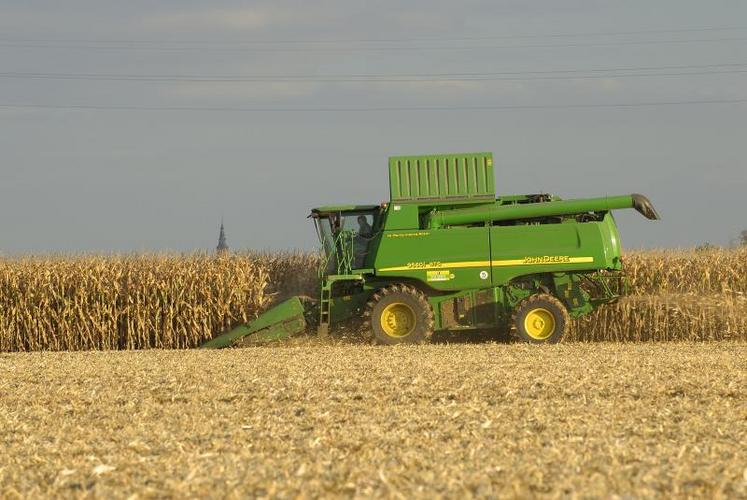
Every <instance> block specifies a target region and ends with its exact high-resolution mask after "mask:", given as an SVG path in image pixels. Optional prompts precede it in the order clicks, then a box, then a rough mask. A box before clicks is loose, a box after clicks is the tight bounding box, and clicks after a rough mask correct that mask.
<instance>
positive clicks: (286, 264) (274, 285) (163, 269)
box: [0, 247, 747, 352]
mask: <svg viewBox="0 0 747 500" xmlns="http://www.w3.org/2000/svg"><path fill="white" fill-rule="evenodd" d="M625 259H626V268H627V272H628V274H629V276H630V278H631V282H632V285H633V291H632V296H630V297H629V298H626V299H623V300H622V301H621V302H620V303H619V304H616V305H614V306H610V307H605V308H602V309H600V310H599V311H598V312H597V313H595V314H593V315H591V316H589V317H587V318H584V319H583V320H581V321H579V322H577V324H576V325H575V328H574V329H573V331H572V332H571V334H570V335H568V336H566V339H565V340H566V341H626V342H639V341H650V340H654V341H662V340H680V341H695V340H711V341H714V340H747V248H745V247H743V248H741V249H711V250H705V251H695V250H673V251H647V252H631V253H629V254H627V255H626V257H625ZM318 262H319V259H318V256H317V255H316V254H313V253H299V252H279V253H259V254H257V253H248V254H238V255H230V256H225V257H220V258H216V257H210V256H207V255H182V256H179V255H165V256H158V255H134V256H79V257H70V256H61V257H27V258H16V259H0V352H2V351H35V350H53V351H61V350H89V349H102V350H111V349H147V348H189V347H194V346H197V345H199V344H200V343H202V342H204V341H205V340H208V339H210V338H212V337H213V336H215V335H216V334H218V333H220V332H221V331H223V330H225V329H227V328H228V327H230V326H234V325H236V324H239V323H243V322H246V321H248V320H251V319H253V318H255V317H256V316H257V314H259V313H261V312H262V311H264V310H265V309H267V308H268V307H269V306H270V305H272V303H273V302H274V301H276V300H277V299H279V298H281V297H285V296H288V295H295V294H302V295H311V296H315V295H316V294H317V293H318V290H317V278H316V268H317V266H318Z"/></svg>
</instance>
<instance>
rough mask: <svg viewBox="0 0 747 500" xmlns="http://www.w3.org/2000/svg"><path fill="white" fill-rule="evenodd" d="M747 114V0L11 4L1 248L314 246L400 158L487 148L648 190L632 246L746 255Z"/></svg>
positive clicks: (630, 229)
mask: <svg viewBox="0 0 747 500" xmlns="http://www.w3.org/2000/svg"><path fill="white" fill-rule="evenodd" d="M298 80H302V81H298ZM351 80H353V81H351ZM372 80H378V81H372ZM393 80H399V81H393ZM402 80H405V81H402ZM745 100H747V2H744V1H742V0H713V1H708V2H705V1H702V0H688V1H684V0H656V1H651V0H645V1H644V0H636V1H626V2H621V1H617V0H616V1H613V0H599V1H591V0H563V1H557V0H536V1H529V0H507V1H498V0H475V1H459V2H454V1H452V0H450V1H440V0H428V1H424V0H422V1H421V0H416V1H408V2H403V1H390V0H379V1H376V2H366V1H357V0H328V1H316V2H315V1H308V0H306V1H302V0H299V1H282V0H272V1H266V2H263V1H255V2H230V1H224V2H220V1H211V2H196V1H184V0H180V1H161V2H152V1H144V0H130V1H127V2H123V1H104V0H95V1H72V0H68V1H65V2H58V1H51V0H48V1H32V0H29V1H24V2H17V1H13V2H10V1H0V155H1V156H0V179H1V182H0V234H2V236H0V252H1V253H4V254H18V253H27V252H28V253H49V252H78V251H87V252H110V251H161V250H175V251H190V250H195V249H212V248H214V247H215V244H216V241H217V236H218V225H219V224H220V220H221V217H223V218H224V220H225V224H226V231H227V235H228V243H229V245H230V246H231V248H233V249H243V248H254V249H279V248H312V247H314V245H315V244H316V241H315V236H314V231H313V229H312V226H311V224H310V223H309V221H308V220H306V215H307V214H308V211H309V208H311V207H313V206H317V205H322V204H332V203H378V202H380V201H382V200H385V199H386V198H387V196H388V183H387V169H386V160H387V157H388V156H391V155H400V154H426V153H438V152H468V151H493V152H494V153H495V165H496V178H497V181H496V185H497V186H498V191H499V193H504V194H511V193H534V192H540V191H544V192H546V191H549V192H553V193H556V194H558V195H560V196H562V197H568V198H570V197H583V196H601V195H606V194H624V193H630V192H642V193H645V194H647V195H648V196H649V197H650V198H651V200H652V201H653V202H654V204H655V205H656V207H657V208H658V210H659V212H660V213H661V214H662V216H663V220H662V221H661V222H658V223H652V222H650V221H647V220H645V219H644V218H643V217H640V216H639V215H638V214H635V213H619V214H618V221H619V224H620V226H621V232H622V237H623V244H624V245H625V246H627V247H669V246H690V245H695V244H699V243H702V242H705V241H708V242H711V243H716V244H727V243H729V240H730V239H732V238H735V237H736V236H737V234H738V233H739V231H740V230H742V229H745V228H747V201H746V200H747V103H746V101H745ZM403 108H404V109H403ZM413 108H414V109H413Z"/></svg>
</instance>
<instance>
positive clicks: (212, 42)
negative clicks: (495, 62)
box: [0, 26, 747, 45]
mask: <svg viewBox="0 0 747 500" xmlns="http://www.w3.org/2000/svg"><path fill="white" fill-rule="evenodd" d="M745 30H747V26H722V27H718V26H715V27H714V26H708V27H696V28H674V29H647V30H633V31H610V32H602V31H593V32H580V33H547V34H523V35H522V34H512V35H489V36H462V37H427V38H426V37H421V38H338V39H321V40H320V39H293V40H289V39H285V40H283V39H281V40H195V39H192V40H185V39H176V40H167V39H158V40H156V39H139V40H138V39H108V40H102V39H92V38H6V39H0V42H9V43H84V44H88V43H90V44H94V43H104V44H108V43H111V44H153V45H156V44H206V45H271V44H335V43H405V42H406V43H417V42H462V41H486V40H515V39H537V38H580V37H609V36H633V35H658V34H677V33H702V32H719V31H745Z"/></svg>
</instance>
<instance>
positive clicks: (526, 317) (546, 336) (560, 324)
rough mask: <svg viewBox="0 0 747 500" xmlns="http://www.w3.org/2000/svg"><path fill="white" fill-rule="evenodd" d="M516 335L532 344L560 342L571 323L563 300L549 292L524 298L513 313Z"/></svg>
mask: <svg viewBox="0 0 747 500" xmlns="http://www.w3.org/2000/svg"><path fill="white" fill-rule="evenodd" d="M513 325H514V328H515V329H516V335H517V336H518V337H519V338H520V339H521V340H523V341H525V342H530V343H532V344H556V343H558V342H560V339H561V338H562V337H563V335H564V334H565V332H566V331H568V327H569V325H570V317H569V316H568V311H567V310H566V308H565V306H564V305H563V303H562V302H560V301H559V300H558V299H557V298H555V297H553V296H552V295H550V294H547V293H540V294H537V295H532V296H531V297H527V298H526V299H524V300H523V301H522V302H521V303H520V304H519V305H518V307H517V308H516V310H515V311H514V314H513Z"/></svg>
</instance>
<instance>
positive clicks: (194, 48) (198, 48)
mask: <svg viewBox="0 0 747 500" xmlns="http://www.w3.org/2000/svg"><path fill="white" fill-rule="evenodd" d="M745 40H747V37H734V38H701V39H678V40H623V41H610V42H590V43H581V42H578V43H575V42H574V43H562V44H512V45H451V46H450V45H440V46H380V47H314V48H310V47H243V48H232V47H214V46H211V47H205V46H199V45H193V46H181V47H156V46H132V45H107V46H97V45H90V44H68V45H59V44H50V43H26V42H0V48H3V49H13V48H27V49H61V50H100V51H108V50H114V51H141V52H147V51H150V52H174V51H176V52H256V53H262V52H266V53H282V52H288V53H294V52H295V53H314V52H319V53H324V52H328V53H336V52H342V53H344V52H386V51H410V52H420V51H459V50H489V49H536V48H572V47H610V46H614V47H618V46H625V45H665V44H688V43H720V42H741V41H745ZM434 41H437V40H434Z"/></svg>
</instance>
